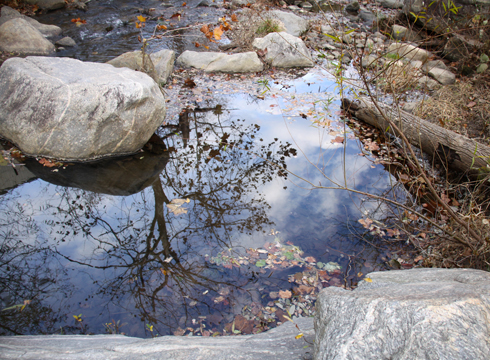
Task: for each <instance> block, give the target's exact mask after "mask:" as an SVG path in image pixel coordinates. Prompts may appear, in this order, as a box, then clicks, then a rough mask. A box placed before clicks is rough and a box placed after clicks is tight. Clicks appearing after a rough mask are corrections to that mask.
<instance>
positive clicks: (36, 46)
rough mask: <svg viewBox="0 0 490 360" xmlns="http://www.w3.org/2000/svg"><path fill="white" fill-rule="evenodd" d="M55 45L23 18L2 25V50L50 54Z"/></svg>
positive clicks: (0, 41) (0, 28) (0, 31)
mask: <svg viewBox="0 0 490 360" xmlns="http://www.w3.org/2000/svg"><path fill="white" fill-rule="evenodd" d="M54 49H55V47H54V45H53V44H52V43H50V42H49V41H48V40H46V38H45V37H44V36H43V34H41V33H40V32H39V30H37V29H36V28H35V27H33V26H32V25H31V24H29V23H28V22H27V21H26V20H24V19H22V18H15V19H11V20H9V21H7V22H5V23H3V24H2V25H0V50H1V51H8V52H18V53H21V54H26V55H49V54H52V53H53V52H54Z"/></svg>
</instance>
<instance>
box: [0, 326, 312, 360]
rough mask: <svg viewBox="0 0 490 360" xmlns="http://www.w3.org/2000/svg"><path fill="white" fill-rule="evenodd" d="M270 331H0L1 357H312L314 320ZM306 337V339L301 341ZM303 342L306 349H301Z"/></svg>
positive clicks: (287, 359)
mask: <svg viewBox="0 0 490 360" xmlns="http://www.w3.org/2000/svg"><path fill="white" fill-rule="evenodd" d="M295 323H296V324H297V325H298V326H299V328H300V329H301V332H302V333H303V334H304V335H305V336H304V337H303V338H301V339H295V336H296V335H298V333H299V331H298V329H297V328H296V327H295V325H294V324H292V323H289V322H288V323H286V324H283V325H281V326H279V327H277V328H275V329H273V330H269V331H267V332H264V333H261V334H257V335H244V336H226V337H217V338H212V337H198V336H192V337H187V336H185V337H184V336H162V337H158V338H154V339H138V338H131V337H127V336H123V335H95V336H85V335H53V336H2V337H0V353H1V354H2V355H1V357H2V359H17V358H19V357H22V359H26V360H27V359H31V360H34V359H36V360H43V359H64V360H86V359H92V360H98V359H104V360H111V359H117V360H133V359H134V360H136V359H137V360H146V359H159V360H196V359H199V360H229V359H233V360H245V359H247V360H257V359H260V360H277V359H281V360H300V359H302V360H306V359H311V353H312V352H313V348H312V346H311V345H310V346H308V345H309V344H308V342H309V343H311V341H312V340H313V339H312V338H313V319H312V318H301V319H297V320H295ZM305 340H307V341H308V342H306V341H305ZM305 346H306V348H305Z"/></svg>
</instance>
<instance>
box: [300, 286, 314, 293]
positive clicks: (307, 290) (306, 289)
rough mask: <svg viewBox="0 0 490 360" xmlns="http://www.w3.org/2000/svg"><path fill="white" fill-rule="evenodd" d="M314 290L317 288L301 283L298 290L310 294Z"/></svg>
mask: <svg viewBox="0 0 490 360" xmlns="http://www.w3.org/2000/svg"><path fill="white" fill-rule="evenodd" d="M314 290H315V288H314V287H313V286H306V285H300V286H299V287H298V291H299V292H300V293H301V294H310V293H311V292H312V291H314Z"/></svg>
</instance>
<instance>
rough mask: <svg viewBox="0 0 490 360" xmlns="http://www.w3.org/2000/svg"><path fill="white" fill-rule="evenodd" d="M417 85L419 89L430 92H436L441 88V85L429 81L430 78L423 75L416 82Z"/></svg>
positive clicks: (432, 80) (431, 80)
mask: <svg viewBox="0 0 490 360" xmlns="http://www.w3.org/2000/svg"><path fill="white" fill-rule="evenodd" d="M417 84H418V85H419V86H420V87H422V88H425V89H427V90H430V91H432V90H436V89H438V88H439V87H441V84H439V83H438V82H437V81H435V80H434V79H431V78H430V77H428V76H425V75H424V76H422V77H421V78H420V79H418V80H417Z"/></svg>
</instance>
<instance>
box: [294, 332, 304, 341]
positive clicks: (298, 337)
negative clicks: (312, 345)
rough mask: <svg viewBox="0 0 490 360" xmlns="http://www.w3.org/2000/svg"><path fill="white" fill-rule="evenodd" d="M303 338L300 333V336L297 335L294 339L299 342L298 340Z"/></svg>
mask: <svg viewBox="0 0 490 360" xmlns="http://www.w3.org/2000/svg"><path fill="white" fill-rule="evenodd" d="M302 337H303V333H299V334H298V335H296V336H295V337H294V338H295V339H296V340H298V339H301V338H302Z"/></svg>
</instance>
